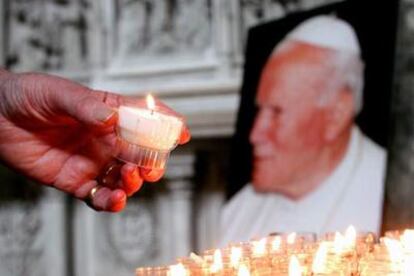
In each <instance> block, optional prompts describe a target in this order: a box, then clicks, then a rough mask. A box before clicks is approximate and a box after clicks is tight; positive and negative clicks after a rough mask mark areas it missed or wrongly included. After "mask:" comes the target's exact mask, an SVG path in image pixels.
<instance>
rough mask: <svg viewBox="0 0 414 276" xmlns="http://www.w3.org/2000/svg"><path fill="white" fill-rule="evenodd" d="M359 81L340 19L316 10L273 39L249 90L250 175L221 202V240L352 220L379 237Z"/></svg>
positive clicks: (381, 163) (379, 159)
mask: <svg viewBox="0 0 414 276" xmlns="http://www.w3.org/2000/svg"><path fill="white" fill-rule="evenodd" d="M362 86H363V62H362V60H361V58H360V47H359V43H358V40H357V37H356V35H355V33H354V30H353V29H352V27H351V26H350V25H349V24H348V23H346V22H344V21H342V20H340V19H337V18H335V17H331V16H317V17H314V18H311V19H308V20H307V21H305V22H303V23H301V24H300V25H299V26H297V27H296V28H295V29H294V30H293V31H291V32H290V33H289V34H288V35H287V36H286V37H285V39H284V40H283V41H282V42H281V43H279V45H278V46H277V47H276V48H275V50H274V51H273V53H272V55H271V56H270V58H269V59H268V61H267V63H266V65H265V67H264V69H263V71H262V74H261V78H260V82H259V87H258V92H257V96H256V103H257V106H258V114H257V115H256V118H255V122H254V125H253V128H252V130H251V133H250V142H251V143H252V145H253V173H252V181H251V183H249V184H248V185H246V186H245V187H244V188H243V189H242V190H241V191H240V192H238V193H237V194H236V195H235V196H234V197H233V198H232V199H231V200H230V202H229V203H228V204H227V205H226V206H225V207H224V210H223V214H222V225H221V230H222V231H221V243H222V244H223V245H224V244H227V243H228V242H231V241H243V240H248V239H251V238H254V237H262V236H266V235H268V234H269V233H272V232H294V231H295V232H314V233H316V234H323V233H326V232H331V231H343V230H345V229H346V228H347V226H349V225H351V224H352V225H354V226H355V227H356V229H357V230H360V231H372V232H376V233H378V231H379V230H380V223H381V212H382V201H383V185H384V171H385V162H386V153H385V151H384V149H382V148H381V147H380V146H378V145H377V144H375V143H374V142H373V141H372V140H370V139H369V138H368V137H366V136H365V135H364V134H363V133H362V132H361V131H360V130H359V128H358V127H357V126H356V125H355V124H354V118H355V116H356V115H357V114H358V112H359V111H360V110H361V108H362Z"/></svg>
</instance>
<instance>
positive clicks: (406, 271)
mask: <svg viewBox="0 0 414 276" xmlns="http://www.w3.org/2000/svg"><path fill="white" fill-rule="evenodd" d="M401 272H402V275H404V276H412V275H414V255H409V256H406V257H405V258H404V264H403V267H402V271H401Z"/></svg>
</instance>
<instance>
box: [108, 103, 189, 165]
mask: <svg viewBox="0 0 414 276" xmlns="http://www.w3.org/2000/svg"><path fill="white" fill-rule="evenodd" d="M146 101H147V106H144V107H141V106H133V105H121V106H120V107H119V109H118V124H117V144H116V151H115V157H116V158H117V159H119V160H121V161H124V162H128V163H133V164H136V165H137V166H138V167H141V168H148V169H163V168H165V165H166V163H167V160H168V157H169V155H170V152H171V150H173V149H174V148H175V147H176V146H177V144H178V141H179V138H180V135H181V131H182V128H183V125H184V122H183V119H182V118H180V117H177V116H174V115H171V114H167V113H165V112H163V111H162V110H161V108H158V107H157V106H156V104H155V101H154V98H153V97H152V96H151V95H148V96H147V99H146Z"/></svg>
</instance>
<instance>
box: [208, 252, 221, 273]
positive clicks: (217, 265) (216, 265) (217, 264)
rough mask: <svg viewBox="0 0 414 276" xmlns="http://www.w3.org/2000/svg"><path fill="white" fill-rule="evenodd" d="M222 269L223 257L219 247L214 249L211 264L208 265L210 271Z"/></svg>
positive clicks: (215, 271)
mask: <svg viewBox="0 0 414 276" xmlns="http://www.w3.org/2000/svg"><path fill="white" fill-rule="evenodd" d="M222 269H223V258H222V256H221V251H220V250H219V249H216V250H215V251H214V258H213V264H212V265H211V267H210V272H211V273H217V272H219V271H220V270H222Z"/></svg>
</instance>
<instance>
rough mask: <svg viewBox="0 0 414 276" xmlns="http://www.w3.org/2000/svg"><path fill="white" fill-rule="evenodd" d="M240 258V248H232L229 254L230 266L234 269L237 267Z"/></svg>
mask: <svg viewBox="0 0 414 276" xmlns="http://www.w3.org/2000/svg"><path fill="white" fill-rule="evenodd" d="M241 258H242V250H241V248H240V247H232V248H231V253H230V264H231V266H232V267H234V268H236V267H238V266H239V263H240V260H241Z"/></svg>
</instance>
